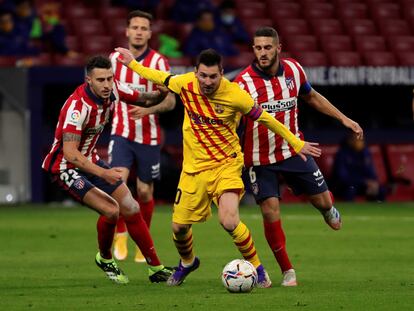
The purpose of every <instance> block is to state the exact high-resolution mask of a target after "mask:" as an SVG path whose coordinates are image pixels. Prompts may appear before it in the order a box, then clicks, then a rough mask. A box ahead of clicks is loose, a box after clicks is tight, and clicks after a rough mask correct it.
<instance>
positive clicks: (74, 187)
mask: <svg viewBox="0 0 414 311" xmlns="http://www.w3.org/2000/svg"><path fill="white" fill-rule="evenodd" d="M96 165H98V166H100V167H103V168H109V166H108V165H107V164H106V163H105V162H104V161H102V160H99V161H98V162H97V163H96ZM52 181H53V182H56V183H57V184H58V185H59V186H60V187H61V188H63V189H64V190H66V191H68V192H69V194H70V195H71V196H72V197H73V198H74V199H76V200H77V201H79V202H82V200H83V197H84V196H85V194H86V193H87V192H88V191H89V190H91V189H92V188H94V187H96V188H99V189H101V190H102V191H103V192H105V193H107V194H109V195H111V194H112V192H114V191H115V190H116V189H117V188H118V187H119V186H120V185H121V184H122V180H120V181H118V182H117V183H115V184H114V185H111V184H110V183H108V182H107V181H106V180H105V179H103V178H101V177H98V176H96V175H93V174H88V173H84V172H82V171H80V170H77V169H73V168H70V169H66V170H63V171H61V172H60V173H59V174H52Z"/></svg>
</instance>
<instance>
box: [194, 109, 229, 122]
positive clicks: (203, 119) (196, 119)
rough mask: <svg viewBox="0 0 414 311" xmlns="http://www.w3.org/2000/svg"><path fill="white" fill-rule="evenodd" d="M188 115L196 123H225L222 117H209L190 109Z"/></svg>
mask: <svg viewBox="0 0 414 311" xmlns="http://www.w3.org/2000/svg"><path fill="white" fill-rule="evenodd" d="M188 116H189V117H190V118H191V119H192V120H193V121H194V123H195V124H211V125H223V124H224V122H223V120H221V119H214V118H209V117H206V116H202V115H199V114H198V113H194V112H191V111H189V112H188Z"/></svg>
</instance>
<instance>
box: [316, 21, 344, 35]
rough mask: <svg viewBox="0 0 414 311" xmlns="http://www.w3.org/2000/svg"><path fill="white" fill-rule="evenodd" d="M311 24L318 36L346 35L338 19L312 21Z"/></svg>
mask: <svg viewBox="0 0 414 311" xmlns="http://www.w3.org/2000/svg"><path fill="white" fill-rule="evenodd" d="M309 22H310V24H311V25H312V29H313V33H314V34H315V35H317V36H324V35H342V34H344V30H343V27H342V24H341V22H340V21H339V20H337V19H312V20H310V21H309Z"/></svg>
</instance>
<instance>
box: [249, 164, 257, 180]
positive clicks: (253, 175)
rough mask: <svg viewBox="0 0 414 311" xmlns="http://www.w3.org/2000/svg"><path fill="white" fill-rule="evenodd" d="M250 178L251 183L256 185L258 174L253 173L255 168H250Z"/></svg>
mask: <svg viewBox="0 0 414 311" xmlns="http://www.w3.org/2000/svg"><path fill="white" fill-rule="evenodd" d="M249 176H250V182H251V183H252V184H254V183H255V182H256V172H255V171H253V167H251V168H249Z"/></svg>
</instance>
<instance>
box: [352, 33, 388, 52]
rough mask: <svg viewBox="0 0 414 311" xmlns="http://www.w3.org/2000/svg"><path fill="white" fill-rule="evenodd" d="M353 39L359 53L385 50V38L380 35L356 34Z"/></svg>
mask: <svg viewBox="0 0 414 311" xmlns="http://www.w3.org/2000/svg"><path fill="white" fill-rule="evenodd" d="M354 41H355V47H356V49H357V50H358V52H360V53H364V52H368V51H381V52H382V51H386V50H387V46H386V44H385V39H384V38H383V37H382V36H357V37H355V38H354Z"/></svg>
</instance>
